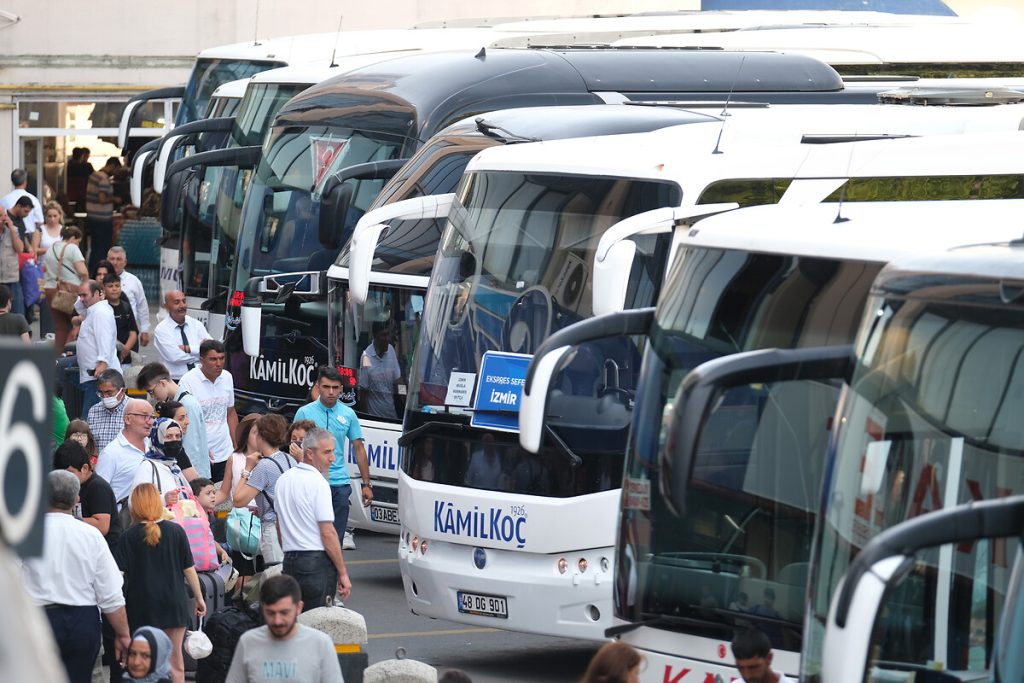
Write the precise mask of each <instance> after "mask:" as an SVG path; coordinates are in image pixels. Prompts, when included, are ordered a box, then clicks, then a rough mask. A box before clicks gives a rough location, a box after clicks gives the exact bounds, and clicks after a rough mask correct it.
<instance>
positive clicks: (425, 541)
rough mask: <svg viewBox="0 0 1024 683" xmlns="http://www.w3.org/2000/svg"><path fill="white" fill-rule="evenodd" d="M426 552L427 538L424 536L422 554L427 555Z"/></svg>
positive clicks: (421, 543)
mask: <svg viewBox="0 0 1024 683" xmlns="http://www.w3.org/2000/svg"><path fill="white" fill-rule="evenodd" d="M426 554H427V539H425V538H424V539H423V540H422V541H421V542H420V555H426Z"/></svg>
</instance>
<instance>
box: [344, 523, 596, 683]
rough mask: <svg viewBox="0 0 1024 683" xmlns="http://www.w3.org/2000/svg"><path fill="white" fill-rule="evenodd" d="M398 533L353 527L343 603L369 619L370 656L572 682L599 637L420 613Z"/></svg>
mask: <svg viewBox="0 0 1024 683" xmlns="http://www.w3.org/2000/svg"><path fill="white" fill-rule="evenodd" d="M397 543H398V539H397V537H395V536H386V535H382V534H373V533H370V532H365V531H357V532H356V550H346V551H345V564H346V565H347V566H348V572H349V576H350V577H351V579H352V594H351V596H349V599H348V601H346V603H345V606H346V607H348V608H350V609H353V610H355V611H357V612H359V613H360V614H362V615H363V617H364V618H365V619H366V628H367V631H368V632H369V643H368V645H367V651H368V654H369V658H370V663H371V664H373V663H375V662H379V661H383V660H385V659H392V658H393V657H394V656H395V650H396V649H397V648H404V649H405V652H406V657H408V658H409V659H416V660H419V661H421V662H425V663H427V664H430V665H431V666H433V667H436V668H437V669H438V671H439V672H443V671H445V670H447V669H450V668H457V669H462V670H463V671H465V672H466V673H468V674H469V675H470V677H472V679H473V682H474V683H499V682H502V683H504V682H506V681H517V682H522V681H536V682H537V683H555V682H556V681H557V682H558V683H567V682H571V681H577V680H579V678H580V677H581V676H582V675H583V671H584V669H586V666H587V663H588V662H589V661H590V658H591V656H593V654H594V652H595V651H596V650H597V648H598V646H599V644H597V643H590V642H586V641H581V640H575V639H571V638H551V637H548V636H536V635H527V634H522V633H512V632H509V631H503V630H500V629H491V628H480V627H477V626H467V625H465V624H457V623H454V622H451V621H443V620H440V619H430V618H429V617H422V616H417V615H415V614H413V613H412V612H410V611H409V606H408V605H407V604H406V602H405V594H404V592H403V590H402V577H401V574H400V572H399V569H398V557H397Z"/></svg>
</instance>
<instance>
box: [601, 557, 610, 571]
mask: <svg viewBox="0 0 1024 683" xmlns="http://www.w3.org/2000/svg"><path fill="white" fill-rule="evenodd" d="M609 567H611V562H609V561H608V558H607V557H602V558H601V571H603V572H607V571H608V568H609Z"/></svg>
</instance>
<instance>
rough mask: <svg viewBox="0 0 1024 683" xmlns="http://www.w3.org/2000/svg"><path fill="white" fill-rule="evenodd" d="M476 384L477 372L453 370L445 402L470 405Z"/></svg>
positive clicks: (453, 404) (451, 404)
mask: <svg viewBox="0 0 1024 683" xmlns="http://www.w3.org/2000/svg"><path fill="white" fill-rule="evenodd" d="M474 384H476V373H475V372H453V373H452V376H451V379H449V380H448V395H447V396H445V397H444V404H445V405H448V406H463V407H466V406H469V402H470V399H471V398H472V396H473V385H474Z"/></svg>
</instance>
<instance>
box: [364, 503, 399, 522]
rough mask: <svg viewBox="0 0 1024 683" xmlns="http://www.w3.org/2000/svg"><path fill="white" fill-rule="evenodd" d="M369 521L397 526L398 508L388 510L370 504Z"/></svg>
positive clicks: (381, 506) (387, 508)
mask: <svg viewBox="0 0 1024 683" xmlns="http://www.w3.org/2000/svg"><path fill="white" fill-rule="evenodd" d="M370 519H371V520H372V521H374V522H384V523H385V524H398V523H399V521H398V508H389V507H384V506H383V505H374V504H373V503H371V504H370Z"/></svg>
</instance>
